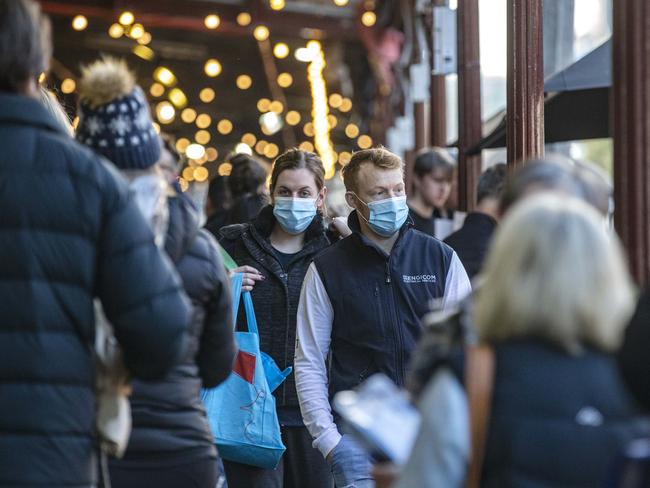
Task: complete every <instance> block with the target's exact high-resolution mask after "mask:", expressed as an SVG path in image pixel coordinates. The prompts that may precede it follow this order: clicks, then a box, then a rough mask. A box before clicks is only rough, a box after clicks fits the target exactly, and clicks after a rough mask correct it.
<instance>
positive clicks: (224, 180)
mask: <svg viewBox="0 0 650 488" xmlns="http://www.w3.org/2000/svg"><path fill="white" fill-rule="evenodd" d="M231 205H232V196H231V195H230V189H229V188H228V176H221V175H219V174H217V175H215V176H214V178H212V179H211V180H210V183H209V184H208V194H207V196H206V199H205V208H204V211H205V216H206V219H207V220H206V222H205V228H206V229H207V230H208V231H209V232H210V233H211V234H212V235H213V236H215V237H216V236H218V235H219V229H221V227H223V225H222V223H223V222H224V221H225V219H226V214H227V212H228V209H230V207H231Z"/></svg>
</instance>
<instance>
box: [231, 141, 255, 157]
mask: <svg viewBox="0 0 650 488" xmlns="http://www.w3.org/2000/svg"><path fill="white" fill-rule="evenodd" d="M235 152H236V153H237V154H248V155H249V156H252V155H253V150H252V149H251V147H250V146H249V145H248V144H246V143H245V142H240V143H239V144H237V145H236V146H235Z"/></svg>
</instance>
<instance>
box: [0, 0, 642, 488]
mask: <svg viewBox="0 0 650 488" xmlns="http://www.w3.org/2000/svg"><path fill="white" fill-rule="evenodd" d="M50 35H51V33H50V24H49V21H48V19H47V18H46V17H45V16H43V15H42V14H41V12H40V9H39V7H38V4H37V3H35V2H34V1H33V0H0V146H1V147H2V151H0V310H2V312H3V315H2V320H1V321H0V335H1V336H2V340H0V486H53V487H54V486H56V487H59V486H60V487H68V486H69V487H72V486H84V487H86V486H87V487H94V486H113V487H115V488H120V487H125V488H129V487H143V486H157V487H190V486H195V487H202V488H203V487H204V488H214V487H217V486H219V487H223V486H226V483H227V486H230V487H231V488H267V487H268V488H282V487H285V488H302V487H310V488H311V487H316V488H317V487H322V488H331V487H332V486H336V487H337V488H349V487H356V488H371V487H374V486H377V485H378V484H379V486H394V487H396V488H411V487H413V488H415V487H417V488H426V487H432V488H433V487H444V488H456V487H461V486H471V487H478V486H483V487H486V488H492V487H499V488H510V487H512V488H515V487H517V488H520V487H523V488H527V487H531V488H533V487H535V488H542V487H544V488H545V487H549V488H550V487H559V486H562V487H564V486H571V487H576V488H582V487H584V488H587V487H595V486H604V483H605V481H606V480H611V479H615V478H616V476H617V473H616V471H615V466H616V464H615V462H614V461H615V460H616V459H617V457H618V458H620V457H621V456H625V453H627V452H629V449H627V447H628V446H629V445H630V442H632V441H634V440H635V439H639V438H647V437H648V436H650V421H649V420H648V417H647V416H646V415H647V411H648V409H649V408H650V399H649V395H648V387H649V385H650V368H649V365H650V362H649V361H648V360H647V354H646V350H647V345H648V343H649V341H650V333H649V332H648V331H649V330H650V329H649V328H648V323H647V321H648V318H649V316H650V313H649V309H650V298H649V297H650V294H649V292H648V291H646V292H644V293H643V294H642V297H641V299H640V301H639V302H638V304H637V306H636V312H635V300H636V292H635V289H634V286H633V284H632V282H631V278H630V276H629V274H628V272H627V269H626V263H625V257H624V255H623V251H622V249H621V246H620V244H619V242H618V240H617V238H616V236H615V234H614V232H613V231H612V230H611V225H610V224H611V222H610V220H609V219H610V216H611V215H610V214H611V185H610V184H609V182H608V181H607V179H606V177H604V175H603V174H601V173H600V172H599V171H598V170H595V169H593V168H592V167H590V166H589V164H587V163H584V162H580V161H572V160H568V159H562V158H554V159H548V160H540V161H530V162H528V163H527V164H526V165H524V166H523V168H522V169H521V170H519V171H517V172H516V173H514V174H508V171H507V168H506V165H504V164H497V165H494V166H492V167H490V168H487V169H486V170H485V171H484V172H483V174H482V175H481V177H480V179H479V181H478V186H477V201H476V202H474V203H475V205H474V206H473V211H472V212H470V213H469V214H468V215H467V216H466V218H465V221H464V224H463V225H462V227H460V229H458V230H457V231H456V232H454V233H452V234H451V235H448V234H449V232H448V231H449V230H450V229H451V227H452V224H451V222H452V220H453V219H454V218H455V217H458V216H460V213H455V212H454V210H453V209H452V208H450V205H449V201H450V194H451V192H452V182H453V180H454V176H455V174H456V169H455V164H454V162H453V159H452V158H451V157H450V156H449V154H448V153H447V152H446V151H445V150H444V149H441V148H429V149H426V150H424V151H421V152H420V153H418V154H417V156H416V158H415V162H414V167H413V175H412V176H413V179H412V191H411V189H410V188H407V182H406V181H405V165H404V162H403V160H402V159H401V158H400V157H398V156H397V155H395V154H393V153H391V152H390V151H389V150H387V149H384V148H381V147H376V148H371V149H365V150H360V151H357V152H355V153H353V154H352V157H351V160H350V162H349V163H348V164H347V165H345V166H344V167H343V168H342V170H341V174H342V180H343V184H344V186H345V190H344V191H345V201H346V203H347V205H348V207H349V208H350V209H351V210H350V213H349V216H347V218H340V217H337V218H336V219H332V218H330V216H328V212H327V196H328V195H327V187H326V184H325V183H326V182H325V174H326V172H325V168H324V167H323V163H322V161H321V159H320V158H319V156H318V155H317V154H315V153H312V152H307V151H303V150H299V149H288V150H287V151H285V152H284V153H283V154H281V155H280V156H279V157H278V158H277V159H276V160H275V161H274V162H273V164H272V167H271V170H270V174H267V169H266V167H265V165H264V164H265V163H262V162H260V161H258V160H256V159H255V158H253V157H251V156H248V155H243V154H235V155H232V156H231V157H230V158H229V163H230V164H231V166H232V172H231V173H230V175H229V176H217V177H215V178H213V180H212V182H211V183H210V189H209V192H208V199H207V202H206V206H205V208H206V214H207V217H208V221H207V223H206V224H205V228H201V224H200V222H199V213H200V212H199V209H198V208H196V206H195V205H194V203H192V202H191V201H190V200H189V199H188V198H187V197H186V196H185V194H184V193H183V192H182V190H181V188H180V185H179V184H178V171H179V169H180V167H181V162H180V156H179V155H178V154H176V152H175V151H174V144H173V142H172V141H171V140H170V139H169V137H168V136H160V135H159V134H158V133H157V132H156V130H155V129H154V124H153V122H152V119H151V115H150V108H149V103H148V101H147V98H146V95H145V93H144V92H143V90H142V89H141V88H140V87H139V86H138V85H137V83H136V77H135V75H134V73H132V72H131V71H130V70H129V68H128V66H127V65H126V63H125V62H124V61H122V60H119V59H113V58H110V57H104V58H101V59H99V60H97V61H95V62H93V63H91V64H89V65H87V66H84V67H82V75H81V77H80V80H79V83H78V86H79V90H78V95H79V104H78V107H77V115H78V116H79V123H78V125H77V127H76V129H73V128H72V126H71V124H70V119H69V117H68V115H67V114H66V112H65V111H64V110H63V109H62V107H61V106H60V105H59V103H58V101H57V98H56V95H55V94H53V93H51V92H49V91H48V90H47V89H46V88H45V87H41V86H40V84H39V82H38V79H39V76H40V75H41V73H43V72H45V71H47V69H48V64H49V62H50V57H51V53H52V44H51V39H50ZM267 185H268V187H267ZM441 221H443V222H442V223H441ZM442 234H444V237H446V239H445V240H444V242H443V241H442V240H440V239H439V238H440V237H443V235H442ZM437 237H438V238H437ZM224 256H225V257H226V261H228V266H229V270H227V269H226V264H225V263H224V259H223V257H224ZM232 277H235V278H240V277H241V279H242V289H243V291H244V292H250V297H251V299H252V303H253V304H254V310H255V314H256V316H257V322H258V329H259V338H258V340H259V346H260V349H261V351H262V352H263V353H265V354H266V356H264V357H263V358H262V360H261V361H260V363H263V364H257V365H256V363H255V358H253V362H252V369H253V370H252V373H251V371H246V370H245V368H246V367H251V366H250V364H251V363H250V362H249V363H247V364H248V366H246V365H244V366H243V367H244V369H241V368H242V364H240V363H239V359H240V357H241V354H242V353H243V354H247V353H246V352H245V351H239V353H238V352H237V344H236V342H235V334H234V332H241V331H248V330H249V325H250V324H249V323H248V317H247V314H250V313H251V310H250V309H246V310H243V309H242V310H239V312H238V314H236V315H237V316H233V312H232V311H233V303H232V297H231V289H230V285H229V280H230V278H232ZM470 279H471V280H472V284H473V286H474V290H472V284H470ZM248 296H249V295H246V297H248ZM242 308H243V307H242ZM458 310H461V312H460V313H462V314H463V317H465V318H467V321H468V322H467V323H466V324H465V325H466V328H465V329H463V331H462V332H460V333H459V331H458V330H455V331H450V330H451V329H444V330H445V331H446V332H441V331H443V328H441V327H440V323H441V322H440V321H441V320H446V321H449V320H450V319H449V317H455V316H458V313H459V312H458ZM432 311H433V313H432ZM447 323H449V322H447ZM628 323H630V326H629V327H628V328H627V329H626V326H627V325H628ZM99 324H102V326H103V324H109V325H108V329H109V332H110V334H112V335H111V337H112V339H110V340H111V341H113V342H112V343H113V344H114V345H116V347H117V346H119V352H118V356H119V358H121V360H122V362H123V367H124V369H125V370H126V371H127V372H128V378H127V380H128V385H127V386H124V387H123V388H122V387H121V390H120V392H121V394H123V395H126V394H127V393H128V404H129V406H130V411H129V413H128V419H127V420H128V421H127V423H128V424H129V428H130V434H129V438H128V441H127V442H126V447H125V451H124V452H123V453H122V452H120V453H118V454H119V455H118V456H112V455H113V454H115V452H112V451H111V452H108V451H107V450H106V449H105V445H104V443H103V442H102V438H101V436H102V432H101V429H100V427H99V421H98V419H97V410H98V405H99V404H100V403H102V401H103V398H102V395H101V391H100V387H99V386H98V380H97V378H98V369H99V360H100V359H101V358H99V357H96V356H98V353H97V352H96V351H95V348H96V344H95V339H96V336H97V335H98V332H99V330H100V325H99ZM233 324H234V328H233ZM102 333H103V332H102ZM445 334H447V335H445ZM432 338H433V339H432ZM431 340H433V342H435V341H436V340H437V341H440V344H442V343H444V344H445V347H438V348H433V349H423V348H418V345H420V346H421V345H422V344H423V343H426V342H427V341H431ZM621 345H622V347H621ZM242 349H243V347H242ZM422 351H428V352H424V353H423V352H422ZM431 351H434V354H430V352H431ZM443 351H444V354H442V352H443ZM422 354H425V355H426V354H430V356H431V357H429V358H426V359H427V361H428V363H429V364H430V365H431V367H430V368H429V369H427V370H426V374H425V376H424V377H420V378H418V381H419V384H420V386H421V388H419V390H418V392H417V394H414V397H413V400H414V402H415V403H416V405H417V408H418V409H419V412H420V415H421V419H422V422H421V425H420V428H419V431H418V433H417V438H416V441H415V446H414V448H413V450H412V452H411V455H410V458H409V459H408V461H407V462H406V464H405V465H404V466H395V465H391V464H390V463H387V464H378V461H379V460H378V459H377V458H376V457H375V456H374V454H376V453H374V452H370V451H369V450H367V446H366V445H365V444H364V443H363V442H360V440H361V439H360V437H357V436H355V435H353V434H351V433H350V430H347V429H346V425H345V422H344V421H343V420H342V418H341V417H340V416H339V415H338V414H337V412H335V411H334V404H335V400H334V397H335V396H336V395H337V394H338V393H340V392H343V391H347V390H352V389H355V388H357V387H359V386H360V385H362V384H363V383H364V382H365V381H366V380H367V379H368V378H370V377H372V376H373V375H376V374H382V375H384V376H385V377H387V378H388V379H390V380H391V381H392V382H393V383H394V384H396V385H397V386H398V387H405V386H406V385H408V384H409V383H412V378H413V375H414V374H415V372H414V371H415V370H417V367H416V366H414V365H416V364H419V363H418V361H420V362H421V359H422V357H419V355H420V356H421V355H422ZM436 354H440V356H439V357H438V356H437V355H436ZM249 356H250V354H249ZM235 358H237V360H236V359H235ZM249 359H250V358H249ZM233 362H234V365H233ZM273 362H274V363H275V365H276V366H277V369H278V373H277V374H279V375H280V376H282V379H283V380H284V381H282V379H281V380H279V381H278V384H279V385H280V386H279V387H277V389H275V390H274V391H273V398H272V400H274V402H275V403H274V405H275V409H274V411H272V412H271V414H272V416H271V417H272V418H270V420H269V421H270V422H272V423H273V422H277V425H278V426H279V429H280V433H281V438H282V443H283V444H284V446H285V447H286V450H285V451H284V454H283V456H282V458H281V459H280V462H279V464H278V465H277V467H276V468H275V469H269V468H261V467H258V466H253V465H249V464H244V463H242V462H239V461H235V460H234V459H231V458H228V459H223V460H220V459H219V453H218V450H217V448H216V444H217V443H218V439H217V436H216V433H215V432H213V431H211V428H210V425H211V423H209V422H208V416H207V413H206V410H205V407H204V405H203V403H202V401H201V389H202V388H203V389H212V388H218V387H221V388H223V385H226V387H228V388H230V387H232V386H231V385H232V384H233V383H229V381H230V379H228V382H226V379H227V378H233V376H232V375H235V376H237V375H239V376H240V377H246V376H247V375H248V374H251V377H255V374H254V373H255V371H257V369H256V368H267V366H268V364H269V363H273ZM265 371H266V369H265ZM231 373H232V375H231ZM421 373H422V371H421V370H418V374H421ZM258 376H259V375H258ZM224 382H225V383H224ZM250 383H251V385H252V386H250V388H255V385H254V381H251V382H250ZM220 385H222V386H220ZM247 388H248V386H247ZM269 397H270V395H269ZM259 399H260V394H259V393H258V394H257V397H256V401H257V400H259ZM261 400H262V401H264V400H265V399H264V398H261ZM267 400H268V398H267ZM254 404H255V402H253V404H251V405H240V406H235V408H240V409H241V410H245V409H249V410H250V411H251V412H252V411H253V410H254ZM222 414H223V415H225V413H223V412H221V411H220V412H210V415H212V416H214V415H216V416H219V415H222ZM122 420H123V419H122ZM211 420H212V417H211ZM373 420H374V419H371V421H373ZM248 427H249V426H248V425H242V426H241V431H242V433H244V432H245V431H246V429H248ZM357 435H358V432H357ZM395 435H396V436H399V435H400V433H399V432H395ZM626 449H627V450H626ZM109 454H110V455H111V457H110V459H107V456H108V455H109ZM225 456H226V454H224V457H225ZM222 461H223V463H222ZM222 464H223V467H224V471H225V478H224V476H223V475H224V473H222V472H221V465H222ZM649 472H650V470H649Z"/></svg>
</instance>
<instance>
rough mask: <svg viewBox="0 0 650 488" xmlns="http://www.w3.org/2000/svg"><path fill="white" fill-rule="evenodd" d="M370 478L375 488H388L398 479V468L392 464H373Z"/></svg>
mask: <svg viewBox="0 0 650 488" xmlns="http://www.w3.org/2000/svg"><path fill="white" fill-rule="evenodd" d="M372 477H373V479H374V480H375V487H376V488H389V487H390V486H392V485H393V483H395V481H397V478H398V477H399V468H398V467H397V466H396V465H395V464H393V463H379V464H375V466H374V467H373V469H372Z"/></svg>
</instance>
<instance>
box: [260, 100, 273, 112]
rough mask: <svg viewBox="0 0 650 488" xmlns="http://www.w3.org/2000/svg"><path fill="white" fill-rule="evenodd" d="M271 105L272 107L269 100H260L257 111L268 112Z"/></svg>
mask: <svg viewBox="0 0 650 488" xmlns="http://www.w3.org/2000/svg"><path fill="white" fill-rule="evenodd" d="M270 105H271V100H269V99H268V98H260V99H259V100H258V101H257V110H259V111H260V112H268V111H269V107H270Z"/></svg>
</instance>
